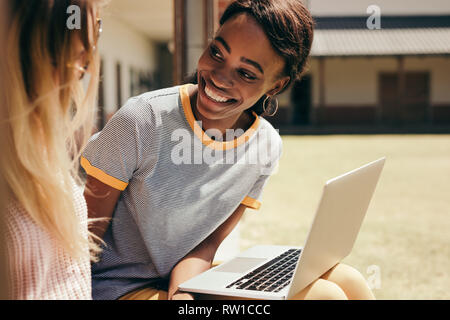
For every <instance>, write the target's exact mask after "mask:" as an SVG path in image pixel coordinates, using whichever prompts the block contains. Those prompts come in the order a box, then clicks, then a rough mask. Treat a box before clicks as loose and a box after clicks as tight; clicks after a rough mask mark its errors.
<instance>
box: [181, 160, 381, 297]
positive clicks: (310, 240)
mask: <svg viewBox="0 0 450 320" xmlns="http://www.w3.org/2000/svg"><path fill="white" fill-rule="evenodd" d="M385 161H386V158H385V157H384V158H381V159H379V160H377V161H374V162H371V163H369V164H366V165H364V166H362V167H361V168H358V169H355V170H353V171H350V172H348V173H346V174H343V175H341V176H339V177H336V178H334V179H331V180H329V181H327V182H326V184H325V186H324V188H323V192H322V197H321V200H320V202H319V206H318V208H317V211H316V215H315V217H314V220H313V222H312V225H311V227H310V229H309V233H308V236H307V238H306V242H305V244H304V246H303V247H292V246H276V245H259V246H255V247H252V248H250V249H248V250H247V251H244V252H242V253H240V254H239V255H238V256H237V257H235V258H233V259H231V260H229V261H227V262H225V263H223V264H221V265H219V266H217V267H215V268H211V269H209V270H208V271H206V272H204V273H202V274H199V275H197V276H196V277H194V278H192V279H190V280H188V281H186V282H184V283H182V284H181V285H180V286H179V289H180V290H182V291H186V292H193V293H204V294H213V295H221V296H232V297H241V298H249V299H267V300H286V299H290V298H291V297H293V296H295V295H296V294H297V293H299V292H300V291H301V290H303V289H304V288H306V287H307V286H308V285H309V284H311V283H312V282H313V281H315V280H316V279H318V278H319V277H320V276H321V275H323V274H324V273H325V272H327V271H328V270H329V269H331V268H332V267H334V266H335V265H336V264H337V263H339V262H340V261H341V260H342V259H344V258H345V257H346V256H347V255H348V254H350V252H351V250H352V248H353V245H354V243H355V240H356V237H357V235H358V232H359V229H360V227H361V224H362V221H363V219H364V216H365V214H366V211H367V209H368V207H369V203H370V200H371V199H372V195H373V193H374V191H375V188H376V185H377V183H378V180H379V177H380V174H381V171H382V169H383V167H384V163H385Z"/></svg>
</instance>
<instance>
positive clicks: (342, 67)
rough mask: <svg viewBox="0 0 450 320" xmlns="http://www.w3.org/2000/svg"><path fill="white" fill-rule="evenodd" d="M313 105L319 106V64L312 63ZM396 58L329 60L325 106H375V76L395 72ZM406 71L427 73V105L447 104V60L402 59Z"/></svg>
mask: <svg viewBox="0 0 450 320" xmlns="http://www.w3.org/2000/svg"><path fill="white" fill-rule="evenodd" d="M310 70H311V72H312V75H313V105H314V106H316V107H317V106H318V104H319V76H318V75H319V67H318V60H317V59H313V60H312V63H311V69H310ZM397 70H398V62H397V60H396V59H395V58H330V59H326V60H325V104H326V105H330V106H352V105H353V106H369V107H370V106H376V105H377V104H378V76H379V74H380V73H381V72H397ZM405 71H406V72H408V71H427V72H429V73H430V90H431V92H430V100H431V101H430V102H431V104H432V105H439V104H443V105H449V104H450V58H444V57H424V58H413V57H408V58H405Z"/></svg>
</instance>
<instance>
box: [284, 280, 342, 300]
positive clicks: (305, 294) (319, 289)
mask: <svg viewBox="0 0 450 320" xmlns="http://www.w3.org/2000/svg"><path fill="white" fill-rule="evenodd" d="M347 299H348V298H347V296H346V295H345V293H344V291H343V290H342V289H341V288H340V287H339V286H338V285H337V284H336V283H334V282H331V281H328V280H324V279H317V280H316V281H314V282H313V283H312V284H310V285H309V286H307V287H306V288H305V289H303V290H302V291H300V292H299V293H298V294H296V295H295V296H294V297H293V298H291V300H347Z"/></svg>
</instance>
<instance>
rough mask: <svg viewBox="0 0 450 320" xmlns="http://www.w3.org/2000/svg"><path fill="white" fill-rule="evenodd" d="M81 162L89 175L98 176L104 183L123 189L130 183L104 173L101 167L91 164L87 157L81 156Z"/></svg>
mask: <svg viewBox="0 0 450 320" xmlns="http://www.w3.org/2000/svg"><path fill="white" fill-rule="evenodd" d="M80 164H81V166H82V167H83V169H84V170H85V171H86V173H87V174H88V175H90V176H92V177H94V178H96V179H97V180H99V181H101V182H103V183H104V184H107V185H108V186H110V187H113V188H114V189H117V190H120V191H123V190H125V189H126V188H127V186H128V183H126V182H123V181H121V180H119V179H116V178H114V177H111V176H110V175H108V174H106V173H104V172H103V171H102V170H100V169H99V168H96V167H94V166H93V165H91V163H90V162H89V160H88V159H86V158H85V157H81V161H80Z"/></svg>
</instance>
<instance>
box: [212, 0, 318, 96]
mask: <svg viewBox="0 0 450 320" xmlns="http://www.w3.org/2000/svg"><path fill="white" fill-rule="evenodd" d="M242 13H246V14H249V15H250V16H252V17H253V18H254V19H256V21H257V22H258V23H259V24H260V25H261V27H262V28H263V30H264V32H265V33H266V35H267V37H268V38H269V41H270V43H271V44H272V47H273V48H274V49H275V51H276V52H277V53H278V54H279V55H280V56H281V57H282V58H283V59H284V61H285V68H284V73H283V75H282V76H289V77H290V78H291V81H290V83H289V84H288V85H287V86H286V88H287V87H288V86H289V85H290V84H291V83H292V82H294V81H296V80H299V79H300V78H301V76H302V74H303V73H304V71H305V69H306V65H307V61H308V56H309V54H310V51H311V46H312V42H313V33H314V20H313V18H312V16H311V14H310V13H309V11H308V9H307V8H306V7H305V6H304V5H303V3H302V2H301V1H300V0H235V1H233V2H232V3H231V4H230V5H229V6H228V7H227V9H226V10H225V12H224V13H223V15H222V18H221V19H220V25H221V26H222V25H223V24H225V22H227V21H228V20H229V19H230V18H232V17H234V16H236V15H237V14H242ZM286 88H285V89H286Z"/></svg>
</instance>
